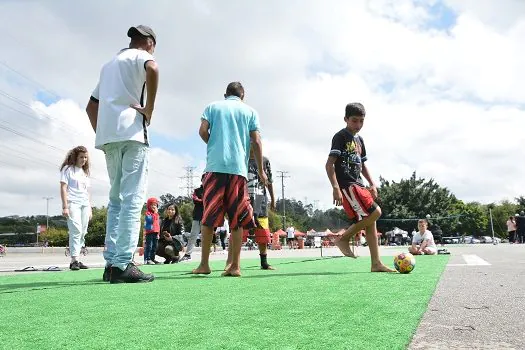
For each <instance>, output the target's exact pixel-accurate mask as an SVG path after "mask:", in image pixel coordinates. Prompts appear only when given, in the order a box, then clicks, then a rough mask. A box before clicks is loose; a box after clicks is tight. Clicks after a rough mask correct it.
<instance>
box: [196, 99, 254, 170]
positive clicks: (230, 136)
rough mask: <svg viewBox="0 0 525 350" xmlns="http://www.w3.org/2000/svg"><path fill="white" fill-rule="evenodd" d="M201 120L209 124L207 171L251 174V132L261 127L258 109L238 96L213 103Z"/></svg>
mask: <svg viewBox="0 0 525 350" xmlns="http://www.w3.org/2000/svg"><path fill="white" fill-rule="evenodd" d="M201 118H202V119H204V120H207V121H208V123H209V124H210V129H209V132H210V138H209V139H208V147H207V157H206V168H205V169H204V171H205V172H213V173H225V174H234V175H241V176H244V177H246V178H247V177H248V159H249V158H250V132H251V131H256V130H259V116H258V114H257V112H256V111H255V110H254V109H253V108H251V107H250V106H248V105H247V104H245V103H244V102H242V101H241V99H240V98H238V97H236V96H228V97H227V98H226V99H224V100H223V101H218V102H214V103H212V104H210V105H208V107H206V109H205V110H204V113H202V117H201Z"/></svg>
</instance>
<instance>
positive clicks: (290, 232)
mask: <svg viewBox="0 0 525 350" xmlns="http://www.w3.org/2000/svg"><path fill="white" fill-rule="evenodd" d="M294 241H295V228H294V227H293V226H290V227H288V228H287V229H286V243H288V247H289V248H290V249H293V247H294Z"/></svg>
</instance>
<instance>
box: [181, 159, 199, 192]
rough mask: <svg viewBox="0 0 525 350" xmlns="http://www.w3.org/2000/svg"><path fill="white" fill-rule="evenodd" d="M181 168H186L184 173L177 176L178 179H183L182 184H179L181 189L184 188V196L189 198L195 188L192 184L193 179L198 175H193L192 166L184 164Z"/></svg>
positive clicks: (193, 168)
mask: <svg viewBox="0 0 525 350" xmlns="http://www.w3.org/2000/svg"><path fill="white" fill-rule="evenodd" d="M183 169H184V170H186V175H184V176H181V177H179V178H180V179H182V180H184V181H183V185H181V186H180V188H181V189H185V190H186V196H187V197H188V198H191V195H192V193H193V189H194V188H195V187H194V186H193V179H194V178H196V177H198V176H197V175H195V174H194V172H193V171H194V170H195V167H194V166H185V167H184V168H183Z"/></svg>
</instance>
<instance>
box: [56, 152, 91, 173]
mask: <svg viewBox="0 0 525 350" xmlns="http://www.w3.org/2000/svg"><path fill="white" fill-rule="evenodd" d="M80 153H85V154H87V155H88V159H87V161H86V164H84V166H83V167H82V169H83V170H84V172H85V173H86V175H89V154H88V150H87V148H86V147H84V146H77V147H75V148H73V149H71V150H69V152H67V154H66V159H64V161H63V162H62V165H61V166H60V171H62V170H63V169H64V168H65V167H68V168H69V167H70V166H75V165H76V164H77V158H78V155H79V154H80Z"/></svg>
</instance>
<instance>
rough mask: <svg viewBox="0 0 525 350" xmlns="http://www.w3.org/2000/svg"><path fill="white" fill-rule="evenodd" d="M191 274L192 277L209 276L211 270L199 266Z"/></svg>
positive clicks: (207, 267)
mask: <svg viewBox="0 0 525 350" xmlns="http://www.w3.org/2000/svg"><path fill="white" fill-rule="evenodd" d="M191 273H192V274H194V275H209V274H210V273H211V269H210V267H209V266H201V265H199V266H198V267H197V268H196V269H193V270H192V271H191Z"/></svg>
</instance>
